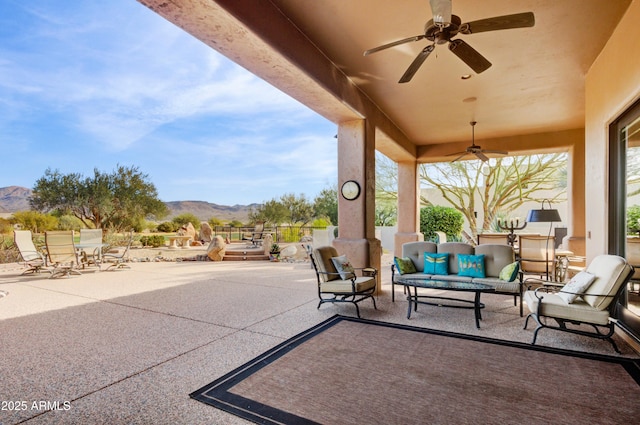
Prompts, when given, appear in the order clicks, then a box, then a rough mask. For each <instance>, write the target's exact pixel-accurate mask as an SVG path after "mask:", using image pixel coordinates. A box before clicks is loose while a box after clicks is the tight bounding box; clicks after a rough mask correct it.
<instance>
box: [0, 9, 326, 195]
mask: <svg viewBox="0 0 640 425" xmlns="http://www.w3.org/2000/svg"><path fill="white" fill-rule="evenodd" d="M336 132H337V130H336V125H335V124H333V123H331V122H329V121H327V120H326V119H324V118H322V117H321V116H319V115H317V114H316V113H315V112H313V111H311V110H309V109H308V108H306V107H305V106H303V105H302V104H300V103H299V102H297V101H296V100H293V99H291V98H290V97H288V96H287V95H285V94H283V93H281V92H280V91H278V90H277V89H275V88H273V87H272V86H270V85H269V84H267V83H265V82H263V81H262V80H260V79H259V78H258V77H256V76H254V75H253V74H251V73H249V72H248V71H246V70H244V69H243V68H241V67H240V66H238V65H236V64H234V63H233V62H231V61H229V60H228V59H226V58H225V57H224V56H222V55H220V54H218V53H217V52H216V51H214V50H213V49H211V48H209V47H207V46H206V45H204V44H203V43H202V42H200V41H198V40H196V39H195V38H193V37H192V36H191V35H189V34H187V33H185V32H184V31H182V30H181V29H179V28H177V27H176V26H174V25H173V24H171V23H169V22H167V21H165V20H164V19H163V18H161V17H160V16H159V15H156V14H155V13H153V12H151V11H150V10H148V9H147V8H146V7H144V6H142V5H141V4H139V3H138V2H136V1H135V0H109V1H100V2H96V1H95V0H74V1H68V0H29V1H24V0H2V2H0V152H2V161H1V162H0V187H5V186H13V185H16V186H24V187H28V188H32V187H33V185H34V183H35V181H36V180H37V179H38V178H39V177H41V176H43V174H44V171H45V170H46V169H47V168H48V167H50V168H52V169H58V170H59V171H60V172H62V173H65V174H66V173H76V172H77V173H81V174H83V175H85V176H89V175H90V174H92V172H93V169H94V168H98V169H99V170H101V171H104V172H111V171H113V170H114V169H115V168H116V166H117V165H118V164H121V165H126V166H137V167H139V168H140V170H141V171H142V172H144V173H146V174H148V175H149V180H150V181H151V182H153V183H154V184H155V186H156V188H157V189H158V194H159V196H160V199H162V200H163V201H177V200H200V201H208V202H213V203H217V204H223V205H235V204H249V203H253V202H257V203H260V202H263V201H267V200H270V199H272V198H276V197H280V195H283V194H285V193H295V194H305V195H306V196H307V198H309V199H311V200H313V198H314V197H315V196H316V195H317V194H318V193H319V192H320V191H321V190H322V189H324V188H326V187H329V186H333V185H334V184H335V182H336V178H337V163H336V157H337V146H336V141H335V139H334V137H333V136H334V135H335V134H336Z"/></svg>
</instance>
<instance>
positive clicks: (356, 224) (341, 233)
mask: <svg viewBox="0 0 640 425" xmlns="http://www.w3.org/2000/svg"><path fill="white" fill-rule="evenodd" d="M375 175H376V163H375V128H374V127H373V125H371V124H370V123H369V122H368V121H367V120H364V119H363V120H354V121H348V122H344V123H341V124H340V125H339V126H338V237H337V238H336V239H334V241H333V246H334V247H335V248H336V249H337V250H338V252H340V253H341V254H345V255H346V256H347V257H348V258H349V259H350V260H351V262H352V263H353V265H354V267H375V268H377V269H378V271H380V272H381V270H380V266H381V256H382V245H381V243H380V241H379V240H378V239H376V237H375V208H376V202H375V196H376V178H375ZM349 180H353V181H355V182H356V183H358V185H359V186H360V196H358V197H357V198H356V199H354V200H348V199H345V198H344V197H343V196H342V195H341V188H342V185H343V184H344V183H345V182H346V181H349ZM380 287H381V284H380V278H379V277H378V287H377V291H376V292H379V291H380Z"/></svg>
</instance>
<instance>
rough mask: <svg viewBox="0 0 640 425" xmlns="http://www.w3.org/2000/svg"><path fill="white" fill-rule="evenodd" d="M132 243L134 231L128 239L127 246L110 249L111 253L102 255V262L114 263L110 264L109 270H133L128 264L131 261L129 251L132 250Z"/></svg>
mask: <svg viewBox="0 0 640 425" xmlns="http://www.w3.org/2000/svg"><path fill="white" fill-rule="evenodd" d="M132 243H133V230H132V231H131V232H129V237H128V239H127V244H126V245H125V246H123V247H118V248H114V249H110V250H109V251H107V252H105V253H104V254H102V261H103V262H104V263H112V264H109V267H107V270H121V269H130V268H131V267H130V266H129V265H128V264H127V261H129V249H131V244H132Z"/></svg>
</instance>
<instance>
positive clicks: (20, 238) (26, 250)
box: [13, 230, 51, 275]
mask: <svg viewBox="0 0 640 425" xmlns="http://www.w3.org/2000/svg"><path fill="white" fill-rule="evenodd" d="M13 241H14V243H15V244H16V247H17V248H18V251H19V252H20V256H21V257H22V261H23V263H24V265H25V266H27V270H25V271H23V272H22V274H23V275H25V274H29V273H40V272H41V271H42V270H45V271H47V272H49V273H51V270H49V269H47V268H46V265H47V260H46V257H45V256H44V255H43V254H42V253H41V252H40V251H38V249H37V248H36V246H35V244H34V243H33V236H32V234H31V230H14V232H13Z"/></svg>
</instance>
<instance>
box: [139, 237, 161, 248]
mask: <svg viewBox="0 0 640 425" xmlns="http://www.w3.org/2000/svg"><path fill="white" fill-rule="evenodd" d="M140 243H141V244H142V246H152V247H154V248H159V247H161V246H164V236H162V235H151V236H146V235H145V236H141V237H140Z"/></svg>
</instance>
